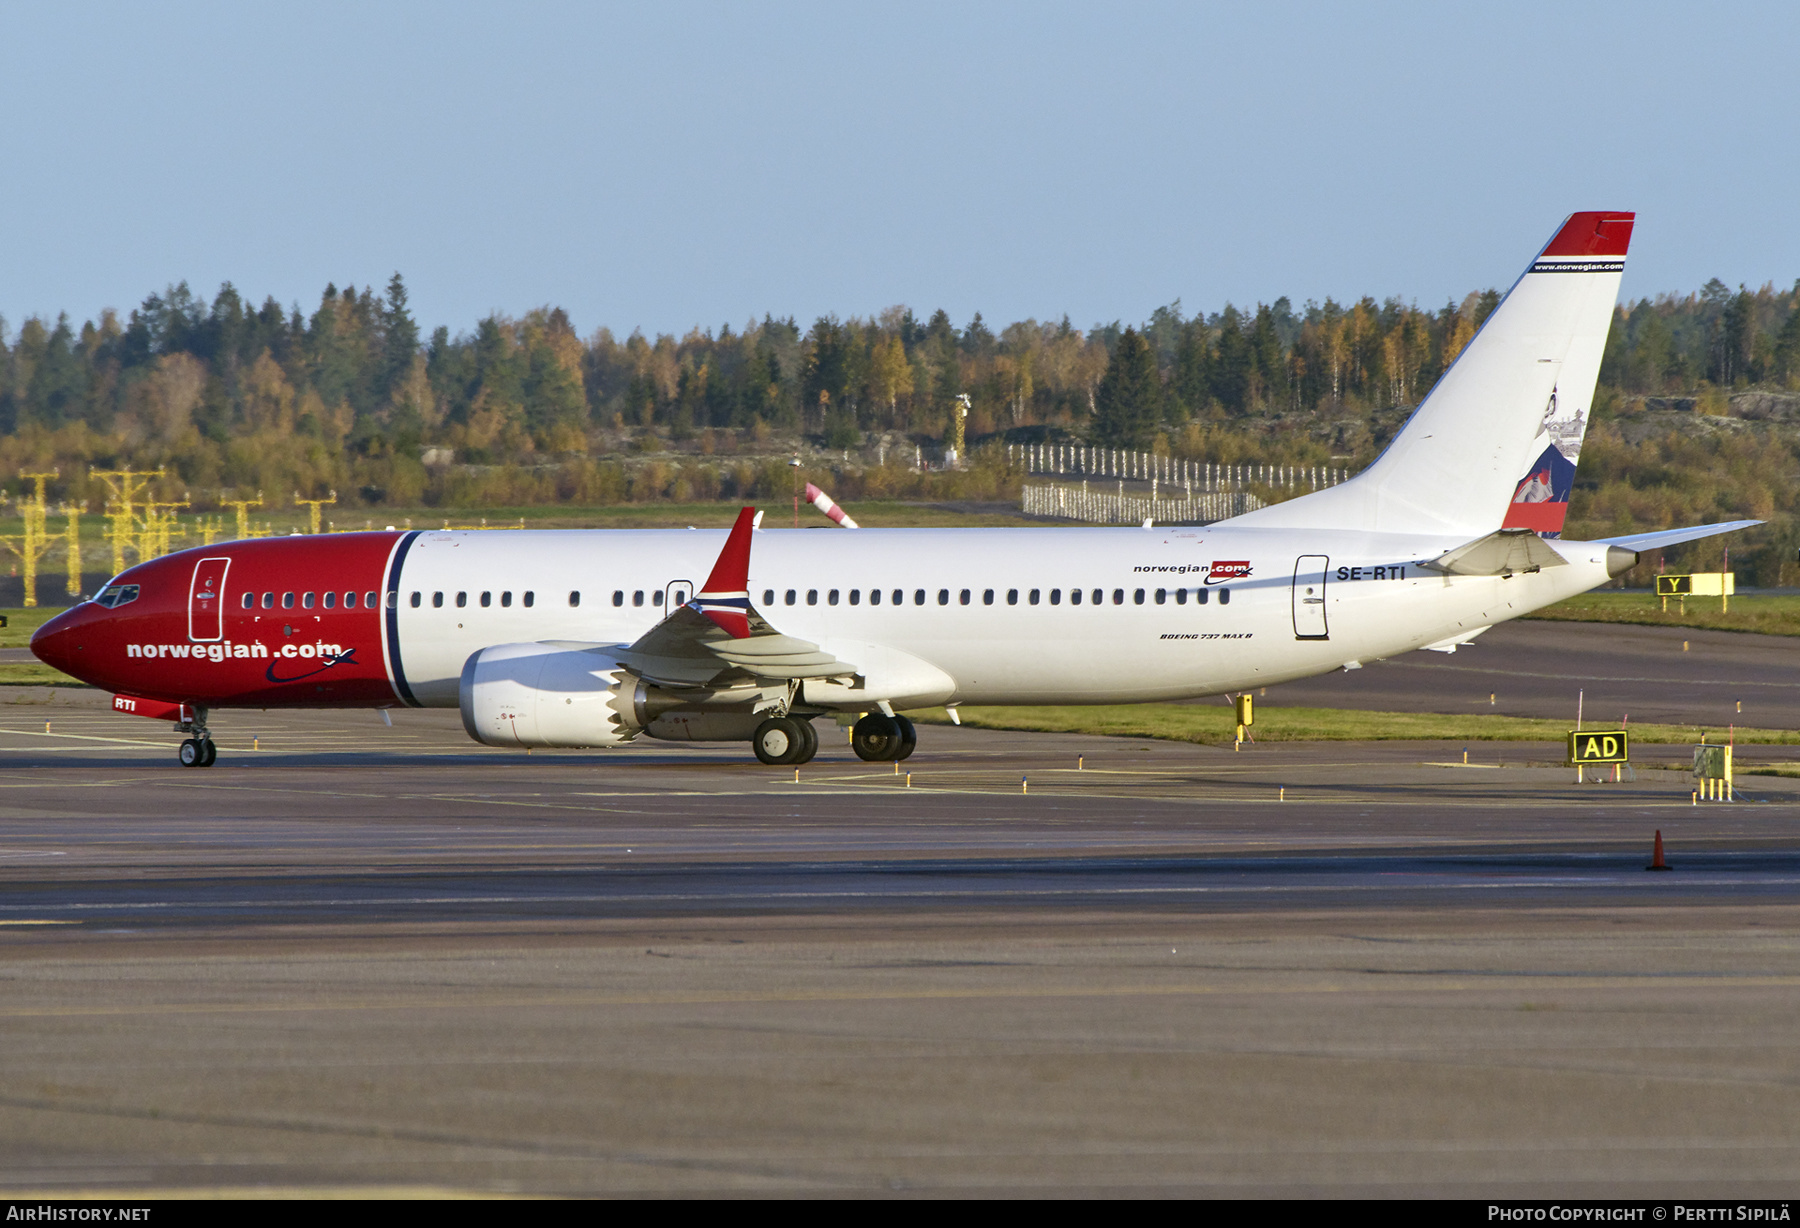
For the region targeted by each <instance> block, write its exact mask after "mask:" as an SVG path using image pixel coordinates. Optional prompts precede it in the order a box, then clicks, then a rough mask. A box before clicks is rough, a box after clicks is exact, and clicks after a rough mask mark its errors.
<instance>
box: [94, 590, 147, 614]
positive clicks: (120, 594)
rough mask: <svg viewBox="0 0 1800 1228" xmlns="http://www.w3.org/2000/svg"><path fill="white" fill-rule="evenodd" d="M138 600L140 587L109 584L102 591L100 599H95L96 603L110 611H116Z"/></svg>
mask: <svg viewBox="0 0 1800 1228" xmlns="http://www.w3.org/2000/svg"><path fill="white" fill-rule="evenodd" d="M137 599H138V586H137V585H135V584H109V585H107V586H106V587H105V588H103V589H101V590H100V595H99V596H98V597H96V598H94V600H95V601H96V602H98V603H99V604H100V605H103V606H105V607H106V608H107V609H109V610H116V609H118V608H119V607H120V606H122V605H125V604H127V603H129V602H133V601H136V600H137Z"/></svg>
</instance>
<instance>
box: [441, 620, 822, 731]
mask: <svg viewBox="0 0 1800 1228" xmlns="http://www.w3.org/2000/svg"><path fill="white" fill-rule="evenodd" d="M620 651H621V648H620V646H619V645H617V644H594V645H579V644H498V645H495V646H494V647H492V648H483V649H482V650H481V651H480V652H477V653H475V654H474V655H472V656H471V657H470V658H469V659H468V660H467V661H466V662H464V663H463V670H462V683H461V686H460V688H459V698H460V700H461V706H462V718H463V728H464V729H466V730H467V731H468V734H469V736H470V737H471V738H474V739H475V740H476V741H477V742H482V743H485V744H486V745H488V746H514V747H517V746H561V747H590V746H623V745H624V744H625V743H627V742H629V741H631V740H632V739H633V738H635V737H637V736H638V735H639V734H640V733H644V734H648V735H649V736H650V737H653V738H662V739H667V740H669V741H677V742H689V741H695V742H698V741H729V742H742V741H748V740H749V739H750V737H751V735H753V734H754V733H755V732H756V727H757V726H758V725H759V724H760V723H761V722H762V721H764V720H765V719H767V718H768V717H770V716H779V715H782V714H783V713H785V712H786V711H787V708H788V704H789V700H790V698H791V692H790V689H789V688H788V687H787V686H785V685H778V686H773V687H765V686H757V685H754V684H751V685H745V686H736V687H730V688H725V689H711V688H701V687H694V688H685V687H684V688H682V689H680V690H678V691H677V690H670V689H667V688H664V687H660V686H657V685H655V684H654V683H651V682H647V681H645V680H644V679H643V678H641V677H639V676H638V675H637V674H635V673H633V672H632V671H631V670H630V669H628V668H626V667H625V666H624V665H622V664H621V663H620V662H619V655H620Z"/></svg>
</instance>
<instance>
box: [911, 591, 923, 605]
mask: <svg viewBox="0 0 1800 1228" xmlns="http://www.w3.org/2000/svg"><path fill="white" fill-rule="evenodd" d="M913 604H914V605H924V604H925V590H924V589H922V588H916V589H914V590H913Z"/></svg>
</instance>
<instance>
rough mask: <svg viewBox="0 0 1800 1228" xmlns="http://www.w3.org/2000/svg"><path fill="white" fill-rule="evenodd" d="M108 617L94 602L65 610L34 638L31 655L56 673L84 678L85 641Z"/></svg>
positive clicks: (39, 629) (33, 636) (35, 633)
mask: <svg viewBox="0 0 1800 1228" xmlns="http://www.w3.org/2000/svg"><path fill="white" fill-rule="evenodd" d="M105 614H106V611H105V610H104V609H102V608H101V607H100V606H97V605H95V604H94V603H93V602H91V601H84V602H82V603H81V604H80V605H78V606H76V607H75V608H73V609H70V610H64V611H63V612H62V613H61V614H58V615H57V616H56V617H55V618H52V619H51V620H50V621H49V622H47V623H45V624H44V625H43V626H41V627H39V628H38V629H37V630H36V631H35V632H34V633H33V634H32V636H31V652H32V655H33V656H35V657H37V659H38V660H40V661H42V662H43V663H44V664H45V665H48V666H50V667H51V668H53V669H60V670H61V671H62V672H63V673H65V674H71V675H73V676H75V677H77V678H79V677H81V676H82V668H81V667H82V659H83V657H84V656H85V655H86V641H87V640H88V639H89V638H91V634H92V632H93V629H94V623H95V622H96V621H97V620H98V618H99V617H101V616H104V615H105Z"/></svg>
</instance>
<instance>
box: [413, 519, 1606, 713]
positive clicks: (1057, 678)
mask: <svg viewBox="0 0 1800 1228" xmlns="http://www.w3.org/2000/svg"><path fill="white" fill-rule="evenodd" d="M724 536H725V535H724V534H723V533H720V532H717V531H686V532H683V531H679V530H676V531H618V530H608V531H593V532H572V531H561V532H516V531H510V532H454V531H452V532H425V533H422V534H421V535H420V536H419V537H418V538H417V539H416V540H415V541H414V542H413V545H412V547H411V549H410V551H409V552H408V554H407V556H406V558H405V561H404V565H403V567H402V569H401V572H400V575H399V581H398V583H397V584H396V585H395V587H396V588H397V589H398V590H399V601H398V609H399V619H398V634H399V644H400V649H401V653H400V655H401V662H400V664H401V667H402V669H403V670H404V674H405V677H406V680H407V682H408V683H409V684H410V686H411V688H412V693H413V695H414V696H415V697H416V700H417V701H418V702H419V703H422V704H424V705H426V706H433V707H454V706H456V704H457V702H458V682H459V678H460V675H461V671H462V668H463V664H464V662H465V661H467V660H468V658H469V656H470V654H472V653H474V652H476V651H477V650H479V649H482V648H485V647H488V646H490V645H495V644H505V643H520V642H532V641H539V642H541V641H568V642H571V643H579V644H620V645H623V644H630V643H632V642H633V641H635V640H637V638H638V637H639V636H641V635H642V634H644V632H646V631H647V630H649V629H650V628H651V627H653V626H654V625H655V624H656V623H657V622H659V621H660V620H661V619H662V617H663V616H664V611H665V610H666V609H668V608H670V605H669V603H671V602H679V601H682V600H685V599H687V598H690V597H692V596H693V595H694V592H695V590H696V588H697V587H698V586H699V585H700V584H702V583H704V582H705V580H706V578H707V574H708V571H709V569H710V568H711V567H712V565H713V562H714V560H715V559H716V558H717V557H718V555H719V551H720V548H721V546H722V544H723V542H724ZM1462 544H1463V543H1462V541H1461V540H1456V539H1454V538H1452V537H1451V536H1448V535H1444V536H1418V535H1400V534H1376V533H1369V532H1354V531H1332V530H1323V529H1306V530H1301V529H1276V528H1266V529H1255V528H1233V527H1230V526H1228V525H1226V526H1216V527H1211V528H1206V527H1200V528H1189V527H1180V526H1173V527H1167V528H1162V527H1158V528H1153V529H1090V528H1021V529H989V528H977V529H861V530H856V531H849V530H841V529H835V528H834V529H816V530H798V531H796V530H792V529H788V530H782V529H768V530H762V531H759V532H757V533H756V534H755V537H754V545H753V549H752V552H751V559H750V570H749V578H750V585H749V587H750V599H751V601H752V603H753V604H754V605H755V607H756V609H757V612H758V613H760V614H761V615H762V616H763V618H765V619H766V620H767V621H768V622H769V623H770V624H771V625H773V626H774V627H775V628H776V629H778V630H779V631H781V632H783V633H785V634H787V635H790V636H795V637H799V638H801V639H805V640H810V641H812V642H814V643H816V644H818V645H819V646H820V647H822V648H823V649H824V650H826V651H827V652H830V653H833V654H834V655H835V656H837V657H838V658H839V659H841V660H843V661H845V662H848V663H850V664H852V665H860V664H861V663H863V662H866V661H887V660H904V661H906V662H909V663H912V662H918V663H923V667H924V668H923V670H922V672H921V671H915V674H914V675H909V677H911V676H918V677H922V678H924V679H925V680H924V681H920V682H918V683H917V684H916V685H914V684H911V683H908V684H906V685H903V686H901V687H900V688H899V692H897V693H895V694H894V695H893V698H894V699H895V700H896V701H900V702H913V703H920V704H923V703H1003V704H1033V703H1045V704H1050V703H1059V704H1060V703H1111V702H1137V701H1147V700H1170V699H1182V698H1191V697H1195V696H1202V695H1211V694H1219V693H1223V692H1230V691H1237V690H1242V689H1245V688H1248V687H1252V686H1266V685H1270V684H1273V683H1277V682H1283V681H1288V680H1291V679H1295V678H1304V677H1307V676H1310V675H1314V674H1320V673H1325V672H1328V671H1330V670H1334V669H1338V668H1341V667H1344V666H1346V665H1350V666H1354V665H1356V664H1359V663H1361V662H1366V661H1372V660H1377V659H1380V658H1383V657H1389V656H1393V655H1395V654H1396V653H1402V652H1407V651H1410V650H1412V649H1416V648H1422V647H1426V646H1430V645H1435V644H1441V643H1444V642H1446V641H1448V642H1455V641H1457V640H1460V639H1464V638H1467V637H1468V636H1470V635H1472V634H1474V633H1476V632H1478V631H1480V630H1482V629H1484V628H1486V627H1489V626H1491V625H1493V624H1495V623H1498V622H1504V621H1506V620H1507V619H1511V618H1516V617H1518V616H1519V615H1521V614H1525V613H1528V612H1530V611H1532V610H1535V609H1538V608H1540V607H1542V606H1545V605H1548V604H1550V603H1552V602H1556V601H1560V600H1562V599H1563V598H1565V597H1569V596H1572V595H1574V594H1576V593H1580V592H1583V591H1585V590H1587V589H1589V588H1592V587H1594V586H1595V585H1597V584H1600V583H1602V582H1604V581H1605V580H1606V579H1607V578H1608V573H1607V567H1606V550H1607V547H1606V545H1605V544H1603V543H1588V542H1565V541H1553V542H1550V543H1549V544H1550V545H1551V547H1552V548H1553V549H1554V550H1555V551H1556V552H1557V553H1558V554H1559V555H1561V556H1562V557H1563V558H1564V559H1565V560H1566V561H1567V565H1566V566H1560V567H1556V566H1553V567H1547V568H1544V569H1543V570H1541V571H1537V572H1530V573H1522V574H1516V575H1511V576H1448V575H1445V574H1442V573H1441V572H1437V571H1434V570H1431V569H1429V568H1427V567H1424V566H1421V560H1430V559H1435V558H1437V557H1439V556H1440V555H1442V554H1443V553H1445V552H1446V551H1447V550H1450V549H1453V548H1455V547H1457V546H1459V545H1462ZM1321 580H1322V583H1321ZM1313 588H1316V589H1317V590H1318V591H1315V592H1308V591H1307V590H1308V589H1313ZM1075 592H1079V593H1080V601H1079V603H1077V602H1075V601H1074V600H1072V596H1071V595H1072V594H1073V593H1075ZM484 593H485V594H489V598H488V603H487V604H485V605H484V604H483V603H482V595H483V594H484ZM527 593H529V594H531V602H532V604H531V605H530V606H529V607H527V606H526V605H525V604H524V603H525V600H526V597H525V595H526V594H527ZM572 593H573V594H579V598H578V601H579V604H571V594H572ZM415 594H417V597H416V598H415V596H414V595H415ZM439 594H441V595H442V596H441V604H438V595H439ZM459 594H461V595H462V596H463V604H461V605H459V604H458V603H457V599H458V595H459ZM790 594H791V596H790ZM871 594H878V595H879V597H878V600H872V599H871ZM1096 594H1098V599H1096ZM1034 595H1035V597H1034ZM1202 595H1204V599H1202ZM896 596H898V600H896ZM503 599H505V600H506V601H508V602H510V604H504V605H503V604H502V601H503ZM415 600H416V601H417V604H414V602H415ZM903 672H904V671H903ZM815 692H816V693H817V694H820V695H825V696H827V698H825V699H823V700H821V701H819V702H822V703H823V704H824V705H825V706H834V704H833V703H832V701H831V699H830V698H829V697H828V696H829V691H828V688H825V687H821V686H815V687H813V688H811V689H810V690H809V695H808V697H809V699H811V698H813V696H814V693H815ZM842 706H851V705H850V704H848V703H846V704H844V705H842Z"/></svg>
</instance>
